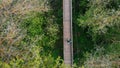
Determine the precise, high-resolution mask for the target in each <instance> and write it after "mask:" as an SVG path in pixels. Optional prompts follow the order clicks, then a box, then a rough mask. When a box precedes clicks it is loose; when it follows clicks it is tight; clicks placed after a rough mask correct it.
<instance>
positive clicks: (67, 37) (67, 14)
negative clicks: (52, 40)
mask: <svg viewBox="0 0 120 68" xmlns="http://www.w3.org/2000/svg"><path fill="white" fill-rule="evenodd" d="M71 2H72V0H63V45H64V46H63V47H64V51H63V52H64V63H65V64H66V65H69V66H72V64H73V43H72V10H71V7H72V4H71Z"/></svg>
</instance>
